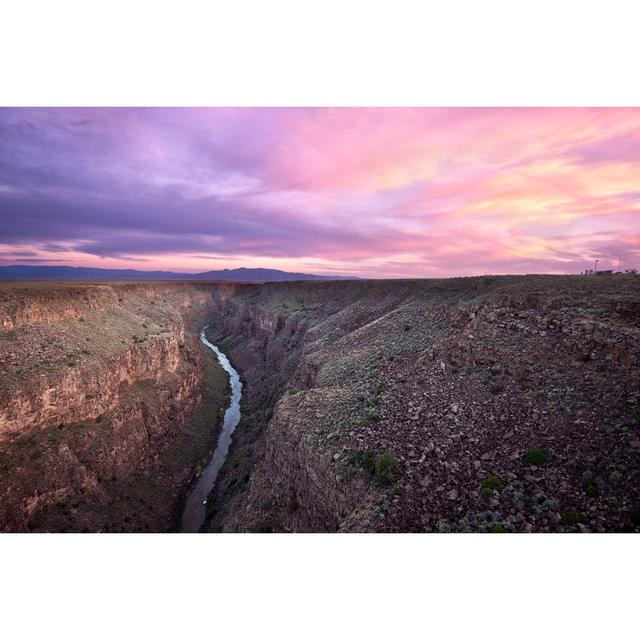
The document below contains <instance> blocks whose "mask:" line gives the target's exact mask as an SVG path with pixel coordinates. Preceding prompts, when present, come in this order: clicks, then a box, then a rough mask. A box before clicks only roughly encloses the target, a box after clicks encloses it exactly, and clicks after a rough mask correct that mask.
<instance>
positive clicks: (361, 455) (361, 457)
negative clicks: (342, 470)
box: [349, 450, 376, 475]
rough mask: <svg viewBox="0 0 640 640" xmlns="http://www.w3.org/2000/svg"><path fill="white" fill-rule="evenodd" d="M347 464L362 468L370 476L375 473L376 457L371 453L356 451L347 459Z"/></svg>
mask: <svg viewBox="0 0 640 640" xmlns="http://www.w3.org/2000/svg"><path fill="white" fill-rule="evenodd" d="M349 462H350V463H351V464H354V465H356V466H359V467H362V468H363V469H364V470H365V471H368V472H369V473H370V474H372V475H373V474H374V473H375V470H376V457H375V455H374V454H373V451H370V450H368V451H356V452H355V453H354V454H352V455H351V457H350V458H349Z"/></svg>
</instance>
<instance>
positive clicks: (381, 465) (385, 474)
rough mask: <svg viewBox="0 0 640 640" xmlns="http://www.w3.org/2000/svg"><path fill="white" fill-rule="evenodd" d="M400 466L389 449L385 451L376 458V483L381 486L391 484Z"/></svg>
mask: <svg viewBox="0 0 640 640" xmlns="http://www.w3.org/2000/svg"><path fill="white" fill-rule="evenodd" d="M399 468H400V464H399V463H398V460H397V458H396V456H395V453H393V451H391V449H387V450H386V451H385V452H384V453H383V454H382V455H380V456H378V457H377V459H376V463H375V473H376V478H377V479H378V482H380V483H382V484H391V483H392V482H393V481H394V480H395V479H396V476H397V475H398V470H399Z"/></svg>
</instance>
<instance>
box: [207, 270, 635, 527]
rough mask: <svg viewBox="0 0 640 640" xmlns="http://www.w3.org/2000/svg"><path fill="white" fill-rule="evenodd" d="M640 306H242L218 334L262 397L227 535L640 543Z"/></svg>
mask: <svg viewBox="0 0 640 640" xmlns="http://www.w3.org/2000/svg"><path fill="white" fill-rule="evenodd" d="M639 294H640V291H639V286H638V280H637V279H633V278H619V279H612V280H609V281H602V280H599V279H596V278H591V279H588V278H582V279H581V278H560V277H558V278H555V277H527V278H486V279H485V278H476V279H461V280H451V281H421V282H420V281H418V282H398V283H348V284H347V283H326V284H324V283H323V284H321V285H315V284H311V285H308V284H294V285H289V286H288V287H281V286H274V285H265V286H263V287H260V288H256V289H255V290H253V291H251V290H250V289H245V290H241V291H238V292H237V293H236V295H235V296H234V298H233V300H232V302H230V303H229V304H232V305H233V308H232V307H228V308H227V310H226V311H224V310H223V309H222V308H220V309H218V310H217V312H216V314H214V317H215V318H216V326H217V327H218V329H217V335H216V336H215V337H216V339H217V340H218V341H219V342H221V343H222V345H223V346H224V347H225V348H226V349H227V350H228V351H229V353H230V355H231V357H232V359H233V361H234V362H235V364H236V366H237V367H238V368H239V369H240V371H241V373H242V374H243V375H244V376H245V378H246V379H247V389H246V391H247V396H248V397H247V405H246V407H245V409H244V412H245V416H244V424H243V425H242V426H241V428H240V429H239V431H238V442H237V443H236V445H234V448H233V451H232V454H231V457H230V459H229V462H228V464H227V465H226V468H225V470H224V473H223V474H222V476H221V478H220V481H219V484H218V487H217V489H216V491H215V493H214V495H213V496H212V498H213V500H212V513H211V529H212V530H225V531H247V530H249V531H251V530H254V531H270V530H274V531H492V530H495V531H578V530H585V531H586V530H589V531H625V530H635V529H637V527H638V526H639V525H638V523H639V522H640V511H639V509H640V478H639V474H638V471H637V469H638V468H639V463H640V440H639V439H638V425H639V424H640V414H639V413H638V404H639V400H640V396H639V392H638V389H639V388H640V377H639V374H640V367H639V364H640V352H639V345H640V340H638V338H639V337H640V319H639V317H638V314H637V311H638V300H639V299H640V298H639ZM225 318H228V320H225ZM231 318H233V320H231ZM274 379H275V380H277V383H276V384H274ZM256 398H259V400H257V401H256V400H255V399H256ZM253 403H255V404H256V405H257V406H260V408H261V409H260V410H261V412H262V413H260V414H259V415H258V417H257V418H254V408H253V406H254V404H253ZM265 403H266V404H267V405H269V406H272V407H273V414H272V415H271V412H270V411H267V412H266V413H265ZM241 434H242V435H241Z"/></svg>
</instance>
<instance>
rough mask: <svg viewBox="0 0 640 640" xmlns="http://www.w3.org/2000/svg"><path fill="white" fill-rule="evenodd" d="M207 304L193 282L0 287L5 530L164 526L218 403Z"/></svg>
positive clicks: (206, 290)
mask: <svg viewBox="0 0 640 640" xmlns="http://www.w3.org/2000/svg"><path fill="white" fill-rule="evenodd" d="M212 307H213V298H212V290H211V288H210V287H204V286H197V285H190V284H159V283H158V284H135V283H129V284H118V285H108V284H73V285H70V284H62V283H46V284H33V285H32V284H29V285H28V286H26V285H25V284H24V283H22V284H21V283H3V284H2V286H1V287H0V322H1V325H2V327H1V330H0V529H1V530H9V531H14V530H52V531H60V530H89V531H108V530H158V529H160V530H165V529H171V528H173V526H174V521H175V519H176V516H177V514H176V511H177V510H179V502H180V497H181V495H182V493H183V492H184V490H185V489H186V486H187V485H188V483H189V482H190V481H191V479H192V477H193V475H194V467H195V465H196V464H198V462H199V460H200V459H201V458H202V457H203V456H204V455H206V453H207V451H208V450H209V449H210V448H211V444H212V442H213V441H214V432H215V429H216V426H217V425H216V422H217V421H216V416H217V415H218V413H219V411H220V409H221V408H222V407H223V405H224V403H225V393H226V384H227V383H226V378H225V375H224V372H222V371H221V370H219V367H218V366H217V363H215V362H213V361H212V360H213V359H212V358H211V356H210V355H208V353H206V350H204V349H201V347H200V345H199V343H198V341H197V339H196V332H195V329H196V327H198V326H201V325H202V324H203V323H204V319H205V318H206V317H207V315H208V314H209V313H210V311H211V309H212ZM205 383H206V384H205ZM203 394H204V402H203ZM203 405H205V406H204V407H203ZM205 407H206V408H207V409H208V410H209V412H208V413H207V415H206V416H203V415H201V413H202V411H203V410H204V408H205ZM211 416H213V419H212V418H211Z"/></svg>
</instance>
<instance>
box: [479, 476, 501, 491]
mask: <svg viewBox="0 0 640 640" xmlns="http://www.w3.org/2000/svg"><path fill="white" fill-rule="evenodd" d="M503 487H504V484H503V483H502V480H500V478H498V476H494V475H490V476H487V477H486V478H485V479H484V482H483V483H482V488H483V489H486V490H488V491H491V492H493V491H500V490H502V488H503Z"/></svg>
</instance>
